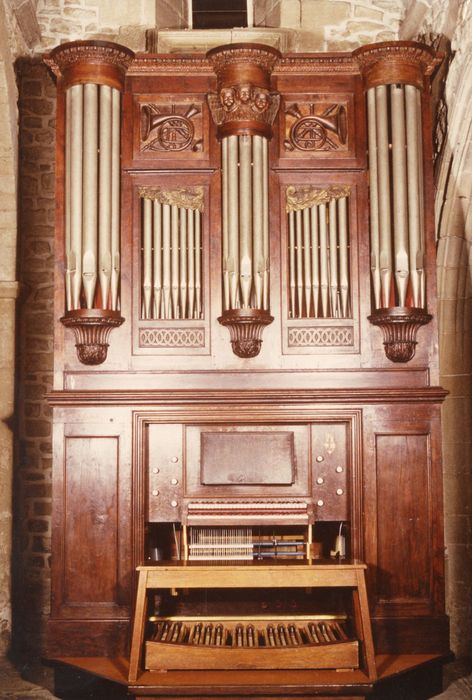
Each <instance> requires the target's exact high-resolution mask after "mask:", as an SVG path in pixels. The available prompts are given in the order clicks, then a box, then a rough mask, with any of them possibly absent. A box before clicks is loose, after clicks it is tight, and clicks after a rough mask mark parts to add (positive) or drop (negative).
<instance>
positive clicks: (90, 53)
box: [45, 41, 134, 90]
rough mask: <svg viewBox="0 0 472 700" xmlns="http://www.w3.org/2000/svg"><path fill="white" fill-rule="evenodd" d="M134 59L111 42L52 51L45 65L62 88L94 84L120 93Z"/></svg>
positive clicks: (79, 43)
mask: <svg viewBox="0 0 472 700" xmlns="http://www.w3.org/2000/svg"><path fill="white" fill-rule="evenodd" d="M133 58H134V53H133V51H131V50H130V49H128V48H126V46H121V45H120V44H115V43H113V42H111V41H71V42H69V43H67V44H61V45H60V46H58V47H56V48H55V49H53V50H52V51H51V53H50V54H49V56H47V57H46V58H45V62H46V63H47V65H48V66H49V68H50V69H51V70H52V71H53V73H55V75H56V76H62V78H63V80H64V86H65V88H67V87H70V86H71V85H77V84H80V83H95V84H98V85H109V86H110V87H114V88H116V89H117V90H122V89H123V85H124V79H125V74H126V71H127V69H128V67H129V65H130V64H131V62H132V61H133Z"/></svg>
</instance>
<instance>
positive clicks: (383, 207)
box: [353, 41, 438, 362]
mask: <svg viewBox="0 0 472 700" xmlns="http://www.w3.org/2000/svg"><path fill="white" fill-rule="evenodd" d="M353 56H354V58H355V59H356V60H357V61H358V65H359V69H360V74H361V76H362V79H363V82H364V87H365V90H366V93H367V115H368V124H367V126H368V141H369V184H370V233H371V275H372V303H373V309H372V313H371V315H370V316H369V320H370V322H371V323H372V324H374V325H376V326H378V327H379V328H380V329H381V330H382V334H383V339H384V340H383V344H384V348H385V353H386V355H387V357H388V359H390V360H391V361H392V362H408V361H409V360H411V359H412V357H413V356H414V354H415V348H416V344H417V340H416V336H417V332H418V329H419V328H420V327H421V326H423V325H425V324H427V323H429V321H430V320H431V316H430V314H428V313H427V310H426V280H425V231H424V227H425V222H424V187H425V184H424V181H423V137H422V131H423V128H422V99H423V98H422V93H423V91H424V88H425V78H426V76H429V75H431V73H432V71H433V69H434V66H435V64H436V63H437V61H438V59H437V57H435V55H434V52H433V51H432V50H431V49H430V48H429V47H428V46H425V45H423V44H419V43H416V42H413V41H403V42H402V41H399V42H384V43H383V44H377V45H373V46H363V47H360V48H359V49H356V50H355V51H354V52H353Z"/></svg>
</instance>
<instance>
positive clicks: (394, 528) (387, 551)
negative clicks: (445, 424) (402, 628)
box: [376, 434, 432, 612]
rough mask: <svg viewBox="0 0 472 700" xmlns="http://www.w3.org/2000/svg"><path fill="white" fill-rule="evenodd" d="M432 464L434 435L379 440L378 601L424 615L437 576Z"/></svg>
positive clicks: (415, 435) (385, 436)
mask: <svg viewBox="0 0 472 700" xmlns="http://www.w3.org/2000/svg"><path fill="white" fill-rule="evenodd" d="M430 460H431V453H430V448H429V438H428V435H422V434H406V435H401V434H396V435H395V434H390V435H377V437H376V463H377V509H378V512H379V515H380V518H379V521H378V526H377V548H378V559H377V566H378V573H377V586H378V591H377V594H378V599H379V602H384V603H388V604H389V605H392V604H399V605H401V606H402V607H403V608H405V607H410V606H414V607H415V608H416V607H417V606H419V607H423V609H424V610H423V611H424V612H429V610H430V598H431V576H432V570H431V566H432V563H431V547H430V541H431V499H430ZM392 533H395V536H394V537H392ZM400 571H401V572H402V573H401V576H399V572H400Z"/></svg>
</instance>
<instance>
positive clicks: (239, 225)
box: [207, 44, 280, 357]
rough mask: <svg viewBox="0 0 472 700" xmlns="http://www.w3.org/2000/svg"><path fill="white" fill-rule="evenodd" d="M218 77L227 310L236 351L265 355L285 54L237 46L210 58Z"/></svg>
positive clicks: (213, 102)
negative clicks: (274, 76)
mask: <svg viewBox="0 0 472 700" xmlns="http://www.w3.org/2000/svg"><path fill="white" fill-rule="evenodd" d="M207 56H208V58H209V60H210V62H211V63H212V65H213V68H214V70H215V73H216V76H217V90H218V91H217V93H216V94H210V95H208V104H209V106H210V110H211V113H212V116H213V119H214V121H215V123H216V124H217V126H218V138H219V139H220V140H221V142H222V192H223V194H222V226H221V228H222V238H223V241H222V253H223V261H222V270H223V274H222V285H223V294H222V297H223V312H222V315H221V317H220V318H219V321H220V323H221V324H222V325H224V326H228V328H229V330H230V335H231V344H232V347H233V351H234V352H235V353H236V355H238V356H239V357H254V356H255V355H257V354H258V353H259V351H260V346H261V342H262V340H261V334H262V330H263V328H264V326H266V325H268V324H269V323H271V322H272V320H273V319H272V316H270V313H269V274H268V273H269V191H268V189H269V188H268V180H269V178H268V157H267V154H268V148H267V145H268V141H269V139H270V138H271V137H272V123H273V121H274V118H275V115H276V113H277V110H278V107H279V101H280V96H279V95H278V94H277V93H273V92H271V91H270V76H271V73H272V69H273V67H274V65H275V62H276V61H277V59H278V58H279V56H280V54H279V52H278V51H277V50H276V49H273V48H271V47H268V46H261V45H258V44H232V45H229V46H222V47H219V48H217V49H212V50H211V51H209V52H208V54H207Z"/></svg>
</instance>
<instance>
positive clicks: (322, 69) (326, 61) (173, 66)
mask: <svg viewBox="0 0 472 700" xmlns="http://www.w3.org/2000/svg"><path fill="white" fill-rule="evenodd" d="M160 73H163V74H168V73H175V74H176V75H180V74H185V73H191V74H193V73H199V74H202V75H213V74H214V69H213V65H212V63H211V62H210V60H209V59H208V58H206V56H202V55H201V54H200V55H197V54H195V55H193V56H192V55H191V56H189V55H186V56H182V55H180V56H177V55H176V56H163V55H157V54H155V55H153V54H137V55H136V58H135V59H134V61H133V62H132V63H131V65H130V67H129V69H128V73H127V74H128V75H130V76H133V75H158V74H160ZM287 73H288V74H290V73H306V74H308V75H318V74H324V75H326V74H330V73H347V74H355V75H357V74H358V73H359V65H358V61H357V60H356V59H354V58H353V57H352V54H350V53H345V54H342V53H339V54H312V55H310V56H307V55H303V54H300V55H292V56H282V57H281V58H280V59H279V60H278V61H277V62H276V63H275V66H274V69H273V73H272V74H273V75H285V74H287Z"/></svg>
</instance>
